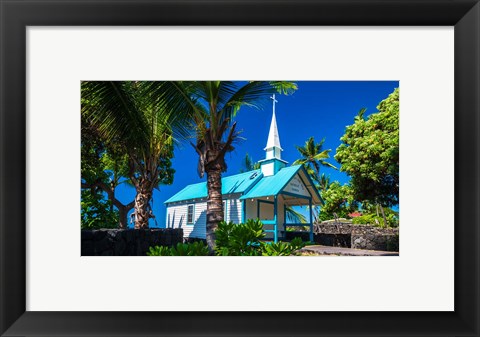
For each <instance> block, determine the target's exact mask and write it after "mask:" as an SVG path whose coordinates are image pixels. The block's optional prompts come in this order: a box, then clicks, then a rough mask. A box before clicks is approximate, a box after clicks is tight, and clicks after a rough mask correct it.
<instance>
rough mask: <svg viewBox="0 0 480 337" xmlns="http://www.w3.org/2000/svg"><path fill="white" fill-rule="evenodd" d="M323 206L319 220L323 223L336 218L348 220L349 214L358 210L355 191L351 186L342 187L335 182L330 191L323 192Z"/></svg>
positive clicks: (329, 188)
mask: <svg viewBox="0 0 480 337" xmlns="http://www.w3.org/2000/svg"><path fill="white" fill-rule="evenodd" d="M322 199H323V201H324V204H323V205H322V208H321V211H320V213H319V219H320V220H322V221H325V220H330V219H333V218H335V216H337V217H339V218H348V217H349V216H348V214H350V213H352V212H354V211H355V210H357V209H358V202H356V201H355V198H354V194H353V190H352V188H351V187H350V186H349V185H340V183H339V182H338V181H334V182H333V183H331V184H330V185H329V187H328V189H327V190H326V191H324V192H322Z"/></svg>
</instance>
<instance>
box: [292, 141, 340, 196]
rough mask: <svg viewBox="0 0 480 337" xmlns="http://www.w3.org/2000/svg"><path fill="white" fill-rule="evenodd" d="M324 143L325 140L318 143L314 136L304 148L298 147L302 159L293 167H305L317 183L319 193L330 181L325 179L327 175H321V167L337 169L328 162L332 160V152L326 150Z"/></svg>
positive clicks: (294, 163)
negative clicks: (329, 159)
mask: <svg viewBox="0 0 480 337" xmlns="http://www.w3.org/2000/svg"><path fill="white" fill-rule="evenodd" d="M324 142H325V139H322V140H321V141H320V142H318V143H316V142H315V139H314V137H313V136H312V137H310V138H309V139H307V141H306V142H305V145H304V146H303V147H302V146H296V148H297V150H298V152H299V153H300V155H301V158H300V159H297V160H296V161H295V162H293V165H303V166H304V167H305V169H306V170H307V172H308V174H309V175H310V177H311V178H312V180H313V182H314V183H315V187H316V188H317V189H318V190H319V191H321V190H323V188H324V187H325V182H326V181H327V179H328V178H326V177H325V175H320V167H321V166H323V167H331V168H333V169H337V168H336V167H335V166H334V165H332V164H330V163H329V162H327V161H326V159H328V158H330V152H331V151H332V150H331V149H328V150H324V149H323V143H324Z"/></svg>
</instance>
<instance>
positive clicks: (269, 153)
mask: <svg viewBox="0 0 480 337" xmlns="http://www.w3.org/2000/svg"><path fill="white" fill-rule="evenodd" d="M270 98H271V99H272V101H273V114H272V122H271V123H270V132H269V133H268V140H267V146H266V147H265V148H264V150H265V151H266V159H270V158H277V159H281V158H282V155H281V151H283V149H282V147H281V146H280V136H279V135H278V129H277V119H276V118H275V103H277V102H278V101H277V100H276V99H275V94H273V96H272V97H270Z"/></svg>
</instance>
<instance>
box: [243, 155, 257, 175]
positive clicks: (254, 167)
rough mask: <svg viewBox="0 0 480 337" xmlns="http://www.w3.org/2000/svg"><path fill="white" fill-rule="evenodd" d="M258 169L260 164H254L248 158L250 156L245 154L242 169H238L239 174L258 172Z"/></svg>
mask: <svg viewBox="0 0 480 337" xmlns="http://www.w3.org/2000/svg"><path fill="white" fill-rule="evenodd" d="M259 168H260V163H259V162H254V161H253V159H252V157H250V155H249V154H248V153H246V154H245V157H244V158H243V160H242V167H241V168H240V173H244V172H249V171H253V170H258V169H259Z"/></svg>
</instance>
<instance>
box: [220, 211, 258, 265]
mask: <svg viewBox="0 0 480 337" xmlns="http://www.w3.org/2000/svg"><path fill="white" fill-rule="evenodd" d="M215 235H216V242H215V245H216V247H215V253H216V254H217V255H223V256H239V255H243V256H245V255H246V256H258V255H261V251H260V249H259V247H260V242H261V241H260V240H261V239H263V238H264V237H265V231H264V230H263V224H262V222H261V221H260V220H258V219H257V220H253V219H249V220H247V222H245V223H242V224H238V225H237V224H234V223H233V222H228V223H227V222H225V221H222V222H221V223H220V224H219V225H218V228H217V230H216V231H215Z"/></svg>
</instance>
